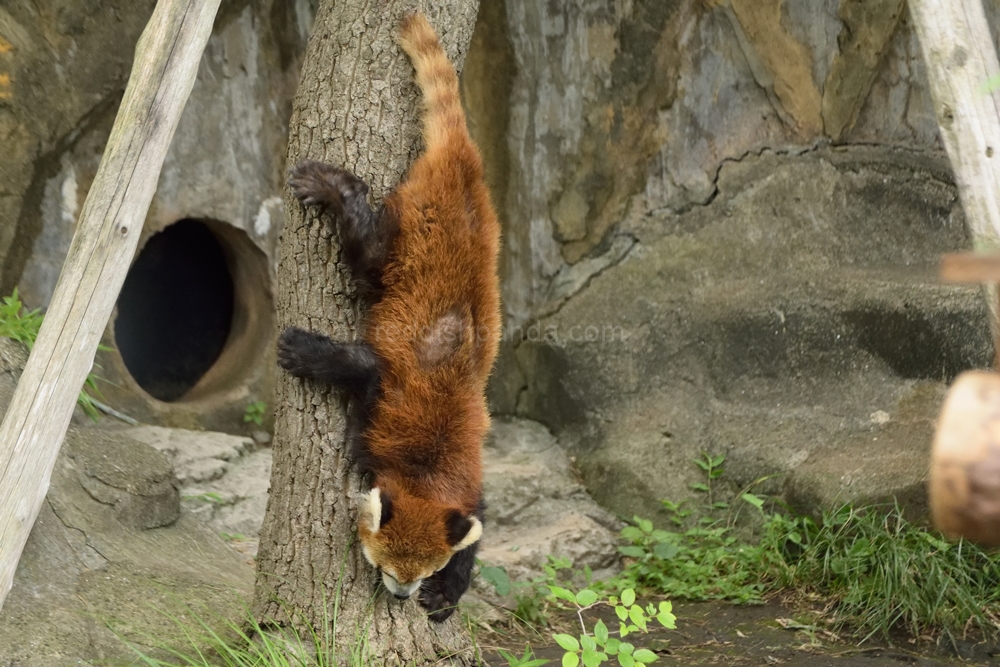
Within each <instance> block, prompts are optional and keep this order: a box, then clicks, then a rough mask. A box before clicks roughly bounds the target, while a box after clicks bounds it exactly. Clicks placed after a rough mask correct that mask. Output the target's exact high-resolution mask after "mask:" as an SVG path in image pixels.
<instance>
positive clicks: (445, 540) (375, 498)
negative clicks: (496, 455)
mask: <svg viewBox="0 0 1000 667" xmlns="http://www.w3.org/2000/svg"><path fill="white" fill-rule="evenodd" d="M482 534H483V526H482V524H481V523H480V522H479V519H477V518H476V517H475V516H470V515H468V514H466V513H465V512H463V511H462V510H460V509H458V508H456V507H448V506H446V505H442V504H440V503H437V502H434V501H433V500H428V499H425V498H418V497H416V496H413V495H410V494H408V493H406V492H405V491H402V490H398V489H393V490H391V491H388V490H385V489H380V488H379V487H375V488H373V489H372V490H371V491H370V492H369V493H368V496H367V497H366V499H365V501H364V503H363V505H362V507H361V513H360V516H359V521H358V535H359V537H360V538H361V547H362V550H363V551H364V554H365V558H366V559H367V560H368V562H369V563H371V564H372V565H374V566H375V567H377V568H378V569H379V570H381V572H382V582H383V583H384V584H385V587H386V588H387V589H389V592H390V593H392V594H393V595H394V596H396V597H397V598H399V599H401V600H404V599H406V598H408V597H410V596H411V595H413V593H414V592H416V590H417V589H418V588H420V584H421V582H423V580H424V579H426V578H427V577H429V576H431V575H432V574H434V573H435V572H437V571H438V570H440V569H441V568H443V567H444V566H445V565H447V564H448V561H449V560H451V557H452V554H454V553H457V552H459V551H461V550H462V549H465V548H466V547H468V546H470V545H471V544H474V543H475V542H476V541H477V540H478V539H479V538H480V537H481V536H482Z"/></svg>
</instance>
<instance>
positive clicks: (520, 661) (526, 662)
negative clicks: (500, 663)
mask: <svg viewBox="0 0 1000 667" xmlns="http://www.w3.org/2000/svg"><path fill="white" fill-rule="evenodd" d="M497 653H499V654H500V657H501V658H503V659H504V660H506V661H507V666H508V667H540V666H541V665H547V664H548V663H549V662H551V661H550V660H546V659H545V658H536V657H535V655H534V654H533V653H532V652H531V646H529V645H527V644H525V646H524V653H523V654H522V655H520V656H518V655H517V654H516V653H511V652H510V651H505V650H503V649H502V648H501V649H497Z"/></svg>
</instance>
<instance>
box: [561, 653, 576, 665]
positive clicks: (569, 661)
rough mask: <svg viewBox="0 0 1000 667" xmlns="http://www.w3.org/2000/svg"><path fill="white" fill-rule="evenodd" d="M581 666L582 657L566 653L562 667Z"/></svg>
mask: <svg viewBox="0 0 1000 667" xmlns="http://www.w3.org/2000/svg"><path fill="white" fill-rule="evenodd" d="M579 664H580V656H579V655H577V654H576V653H564V654H563V659H562V667H576V666H577V665H579Z"/></svg>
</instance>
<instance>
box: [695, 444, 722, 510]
mask: <svg viewBox="0 0 1000 667" xmlns="http://www.w3.org/2000/svg"><path fill="white" fill-rule="evenodd" d="M725 462H726V457H725V456H723V455H719V456H712V455H711V454H708V453H706V452H702V454H701V458H700V459H694V463H695V465H696V466H698V467H699V468H701V470H702V472H704V473H705V481H704V482H698V483H697V484H692V485H691V488H692V489H694V490H695V491H700V492H701V493H705V494H707V495H708V504H709V506H710V507H712V509H725V508H726V507H728V505H727V504H726V503H723V502H718V503H717V502H715V501H714V499H713V497H712V482H714V481H715V480H717V479H719V478H720V477H722V473H723V468H722V465H723V464H724V463H725Z"/></svg>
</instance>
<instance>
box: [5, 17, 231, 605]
mask: <svg viewBox="0 0 1000 667" xmlns="http://www.w3.org/2000/svg"><path fill="white" fill-rule="evenodd" d="M218 8H219V0H159V2H157V4H156V9H155V10H154V11H153V16H152V18H150V20H149V23H148V24H147V25H146V29H145V30H144V31H143V33H142V36H141V37H140V38H139V42H138V43H137V44H136V49H135V61H134V63H133V65H132V73H131V76H130V77H129V81H128V86H127V87H126V88H125V96H124V97H123V98H122V103H121V107H120V108H119V110H118V116H117V117H116V118H115V124H114V127H113V128H112V130H111V137H110V138H109V139H108V145H107V147H106V148H105V150H104V156H103V157H102V158H101V165H100V167H99V168H98V170H97V176H96V177H95V178H94V183H93V185H92V186H91V188H90V192H89V193H88V194H87V200H86V201H85V202H84V204H83V210H82V211H81V212H80V220H79V222H78V223H77V228H76V233H75V234H74V235H73V242H72V244H71V245H70V249H69V253H68V255H67V256H66V262H65V264H63V269H62V272H61V273H60V274H59V282H58V283H57V284H56V289H55V293H54V294H53V295H52V301H51V303H50V304H49V309H48V312H46V314H45V321H44V322H43V324H42V328H41V331H39V333H38V339H37V340H36V341H35V345H34V347H33V348H32V350H31V356H30V357H29V358H28V363H27V365H26V366H25V368H24V372H23V373H22V374H21V379H20V381H19V382H18V385H17V389H16V390H15V392H14V397H13V399H12V400H11V403H10V407H9V408H8V409H7V415H6V418H5V419H4V421H3V425H2V426H0V607H2V606H3V602H4V599H5V598H6V597H7V593H8V592H9V591H10V588H11V585H12V584H13V580H14V571H15V570H16V568H17V562H18V560H19V559H20V557H21V551H22V550H23V549H24V543H25V542H26V541H27V539H28V533H29V532H30V531H31V526H32V525H33V524H34V522H35V518H36V517H37V516H38V511H39V509H41V506H42V502H44V500H45V493H46V492H47V491H48V488H49V479H50V477H51V475H52V468H53V466H54V465H55V461H56V456H57V455H58V454H59V447H60V445H61V444H62V441H63V438H64V437H65V435H66V429H67V427H68V426H69V420H70V417H71V416H72V414H73V406H74V405H76V396H77V394H78V393H79V391H80V387H81V386H82V385H83V381H84V379H85V378H86V376H87V373H89V372H90V368H91V365H92V364H93V360H94V353H95V352H96V351H97V345H98V342H99V341H100V338H101V333H102V332H103V331H104V328H105V326H106V325H107V322H108V318H109V317H110V316H111V310H112V308H113V307H114V305H115V301H116V300H117V298H118V292H119V291H120V290H121V286H122V283H123V282H124V281H125V274H126V273H127V272H128V267H129V264H130V263H131V261H132V256H133V255H134V254H135V248H136V244H137V243H138V242H139V234H140V233H141V232H142V225H143V222H144V220H145V218H146V213H147V211H148V210H149V204H150V202H151V201H152V199H153V193H154V192H155V191H156V182H157V180H158V179H159V176H160V170H161V168H162V167H163V160H164V158H165V157H166V155H167V149H168V148H169V147H170V141H171V139H172V138H173V136H174V130H175V129H176V128H177V122H178V120H180V116H181V111H182V110H183V109H184V105H185V103H186V102H187V99H188V96H189V95H190V94H191V88H192V87H193V86H194V80H195V75H196V74H197V72H198V63H199V62H200V61H201V55H202V53H203V52H204V50H205V44H206V43H207V42H208V37H209V35H210V34H211V32H212V24H213V22H214V20H215V14H216V11H217V10H218Z"/></svg>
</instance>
